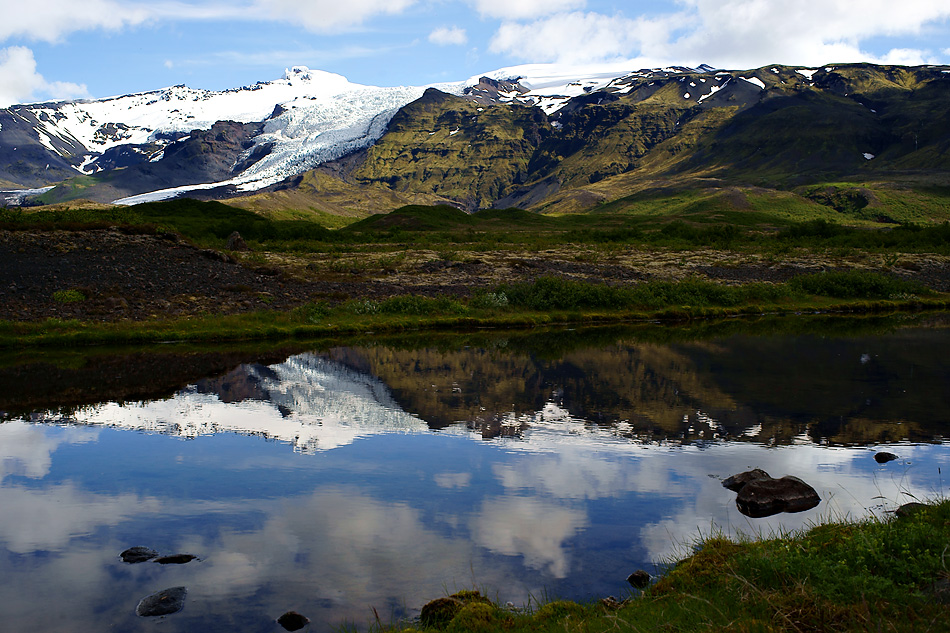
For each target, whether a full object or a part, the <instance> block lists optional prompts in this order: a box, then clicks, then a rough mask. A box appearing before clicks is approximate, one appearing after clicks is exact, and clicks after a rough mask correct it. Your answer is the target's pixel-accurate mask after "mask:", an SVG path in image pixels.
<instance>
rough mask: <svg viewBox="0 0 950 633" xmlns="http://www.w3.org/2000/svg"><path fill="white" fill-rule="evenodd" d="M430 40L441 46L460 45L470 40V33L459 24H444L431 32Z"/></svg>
mask: <svg viewBox="0 0 950 633" xmlns="http://www.w3.org/2000/svg"><path fill="white" fill-rule="evenodd" d="M429 41H430V42H432V43H433V44H438V45H440V46H452V45H459V46H460V45H462V44H465V43H466V42H467V41H468V35H467V34H466V33H465V29H460V28H459V27H457V26H442V27H439V28H437V29H435V30H434V31H432V32H431V33H429Z"/></svg>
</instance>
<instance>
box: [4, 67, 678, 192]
mask: <svg viewBox="0 0 950 633" xmlns="http://www.w3.org/2000/svg"><path fill="white" fill-rule="evenodd" d="M643 72H647V71H641V73H640V75H642V73H643ZM656 72H658V73H660V74H667V73H676V72H695V71H693V70H692V69H685V68H676V69H674V68H670V69H662V70H660V71H656ZM631 76H632V73H631V72H630V70H629V69H625V68H623V67H620V66H599V67H596V66H595V67H561V66H555V65H531V66H519V67H512V68H504V69H500V70H497V71H494V72H491V73H486V74H484V75H479V76H476V77H472V78H470V79H468V80H467V81H460V82H455V83H445V84H436V85H433V86H418V87H417V86H401V87H376V86H364V85H360V84H354V83H351V82H349V81H348V80H347V79H346V78H344V77H342V76H340V75H336V74H333V73H328V72H323V71H316V70H311V69H309V68H306V67H302V66H298V67H294V68H292V69H289V70H287V71H286V72H285V74H284V76H283V77H282V78H281V79H278V80H274V81H269V82H259V83H257V84H254V85H252V86H246V87H243V88H238V89H235V90H227V91H223V92H215V91H208V90H195V89H191V88H187V87H185V86H173V87H170V88H165V89H162V90H156V91H153V92H146V93H140V94H132V95H125V96H118V97H111V98H106V99H99V100H82V101H69V102H59V103H40V104H32V105H21V106H13V107H11V108H9V109H6V110H2V111H0V183H2V181H4V180H7V181H9V182H10V183H11V184H14V185H18V186H19V187H18V188H35V187H42V186H44V185H50V184H54V183H56V182H60V181H62V180H64V179H66V178H68V177H69V175H70V174H72V175H74V176H75V175H77V174H85V175H91V174H96V173H98V172H101V171H104V170H109V169H112V168H114V167H125V166H129V165H132V164H140V163H145V162H151V163H158V162H161V161H162V160H163V159H164V158H165V150H166V149H167V148H168V147H169V146H170V145H172V144H174V143H176V142H184V141H186V140H188V139H189V138H191V134H192V132H193V131H194V130H208V129H210V128H211V127H212V125H213V124H214V123H215V122H218V121H234V122H237V123H252V122H263V128H262V129H261V130H260V132H259V133H257V134H256V135H254V136H253V138H251V139H250V140H249V141H246V142H244V144H243V145H242V149H243V153H242V154H241V155H240V156H239V158H238V159H237V160H235V161H234V163H233V165H232V166H231V170H229V173H228V174H227V177H225V178H220V179H217V180H213V181H209V182H202V183H187V184H185V185H183V186H178V187H166V188H163V189H160V190H158V191H145V192H143V193H141V194H140V195H135V196H130V197H125V198H123V199H122V200H120V202H124V203H135V202H142V201H147V200H157V199H163V198H169V197H174V196H175V195H178V194H180V193H183V192H187V191H194V190H200V189H210V188H216V187H221V186H227V185H230V186H232V187H234V188H236V189H237V190H239V191H254V190H257V189H260V188H263V187H266V186H269V185H272V184H274V183H276V182H279V181H281V180H283V179H285V178H287V177H289V176H293V175H296V174H299V173H302V172H303V171H306V170H308V169H312V168H313V167H315V166H317V165H319V164H321V163H324V162H326V161H329V160H333V159H336V158H339V157H341V156H343V155H346V154H348V153H350V152H352V151H355V150H358V149H362V148H364V147H367V146H369V145H371V144H372V143H373V142H374V141H375V140H377V139H378V138H379V137H380V136H382V134H383V133H384V132H385V129H386V125H387V124H388V122H389V121H390V119H391V118H392V116H393V115H394V114H395V113H396V112H397V111H398V110H399V109H400V108H401V107H403V106H405V105H406V104H408V103H410V102H412V101H414V100H415V99H418V98H419V97H420V96H422V94H423V93H424V92H425V90H426V89H427V88H430V87H434V88H437V89H438V90H440V91H442V92H446V93H449V94H454V95H466V96H468V97H469V98H471V99H474V100H478V101H480V102H484V103H506V102H517V103H522V104H525V105H537V106H540V107H541V108H542V109H543V110H544V111H545V112H546V113H548V114H551V113H553V112H556V111H557V110H558V109H560V108H561V107H563V106H564V105H565V104H566V103H567V102H568V101H569V100H570V99H571V98H572V97H576V96H580V95H584V94H587V93H589V92H591V91H593V90H599V89H603V88H606V87H608V86H614V87H615V88H616V86H618V85H620V84H622V82H623V81H624V77H631ZM486 79H487V80H489V81H488V83H486ZM618 82H619V83H618ZM488 84H491V85H488ZM117 157H119V160H118V161H117ZM4 159H6V160H4ZM24 162H27V163H29V164H32V165H33V166H34V168H33V169H25V168H23V165H22V163H24ZM4 163H8V164H9V165H8V166H6V169H5V168H4V167H5V165H4ZM17 163H20V167H21V168H20V169H19V170H17V168H16V166H17ZM44 163H45V168H44V167H43V166H42V165H43V164H44ZM13 188H14V187H10V189H13Z"/></svg>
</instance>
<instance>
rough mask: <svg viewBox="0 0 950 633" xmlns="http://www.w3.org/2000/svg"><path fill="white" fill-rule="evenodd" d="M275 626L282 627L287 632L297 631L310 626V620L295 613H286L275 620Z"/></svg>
mask: <svg viewBox="0 0 950 633" xmlns="http://www.w3.org/2000/svg"><path fill="white" fill-rule="evenodd" d="M277 624H279V625H281V626H282V627H284V630H287V631H299V630H300V629H302V628H303V627H305V626H307V625H308V624H310V619H309V618H308V617H307V616H305V615H300V614H299V613H297V612H296V611H288V612H287V613H285V614H284V615H282V616H280V617H279V618H277Z"/></svg>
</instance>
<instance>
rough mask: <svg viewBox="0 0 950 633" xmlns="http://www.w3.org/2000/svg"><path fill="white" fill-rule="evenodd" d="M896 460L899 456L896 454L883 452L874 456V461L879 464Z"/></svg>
mask: <svg viewBox="0 0 950 633" xmlns="http://www.w3.org/2000/svg"><path fill="white" fill-rule="evenodd" d="M895 459H897V455H895V454H894V453H887V452H885V451H881V452H880V453H875V454H874V461H876V462H877V463H878V464H886V463H887V462H892V461H894V460H895Z"/></svg>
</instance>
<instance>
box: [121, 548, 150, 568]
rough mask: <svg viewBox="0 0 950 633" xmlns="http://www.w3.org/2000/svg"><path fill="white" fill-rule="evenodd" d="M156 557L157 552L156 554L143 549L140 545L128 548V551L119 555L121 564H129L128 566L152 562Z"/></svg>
mask: <svg viewBox="0 0 950 633" xmlns="http://www.w3.org/2000/svg"><path fill="white" fill-rule="evenodd" d="M156 556H158V552H156V551H155V550H153V549H152V548H150V547H143V546H141V545H136V546H135V547H130V548H129V549H127V550H125V551H124V552H122V553H121V554H119V557H120V558H121V559H122V562H124V563H130V564H134V563H144V562H145V561H148V560H152V559H153V558H155V557H156Z"/></svg>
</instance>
